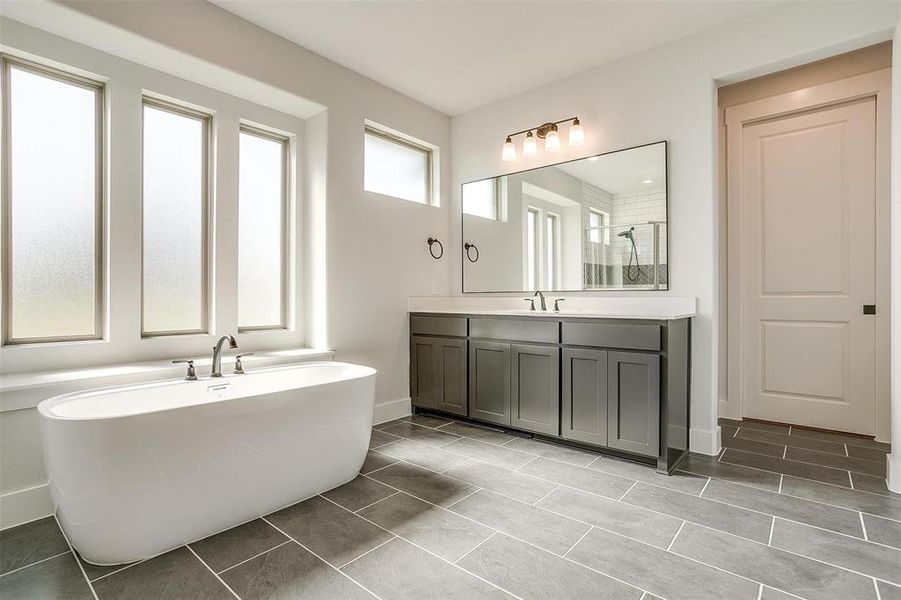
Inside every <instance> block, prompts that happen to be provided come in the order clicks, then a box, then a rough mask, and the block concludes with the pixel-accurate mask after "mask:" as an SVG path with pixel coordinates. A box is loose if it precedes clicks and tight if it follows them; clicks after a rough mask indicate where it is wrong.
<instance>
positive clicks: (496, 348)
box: [469, 341, 510, 425]
mask: <svg viewBox="0 0 901 600" xmlns="http://www.w3.org/2000/svg"><path fill="white" fill-rule="evenodd" d="M469 416H470V417H472V418H474V419H481V420H483V421H489V422H491V423H499V424H501V425H509V424H510V344H504V343H502V342H482V341H470V342H469Z"/></svg>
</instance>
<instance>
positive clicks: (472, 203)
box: [463, 179, 497, 220]
mask: <svg viewBox="0 0 901 600" xmlns="http://www.w3.org/2000/svg"><path fill="white" fill-rule="evenodd" d="M463 212H464V213H465V214H467V215H472V216H474V217H482V218H484V219H492V220H496V219H497V180H496V179H485V180H483V181H474V182H472V183H467V184H466V185H464V186H463Z"/></svg>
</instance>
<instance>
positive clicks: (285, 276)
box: [235, 122, 293, 333]
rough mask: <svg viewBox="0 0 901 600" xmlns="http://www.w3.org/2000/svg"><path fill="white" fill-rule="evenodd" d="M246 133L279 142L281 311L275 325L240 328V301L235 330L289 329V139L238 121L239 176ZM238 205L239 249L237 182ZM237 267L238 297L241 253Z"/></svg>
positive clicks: (239, 197)
mask: <svg viewBox="0 0 901 600" xmlns="http://www.w3.org/2000/svg"><path fill="white" fill-rule="evenodd" d="M242 133H246V134H248V135H253V136H256V137H259V138H262V139H265V140H270V141H273V142H278V143H280V144H281V145H282V184H281V187H282V201H281V232H282V248H281V267H280V278H281V286H280V287H281V289H280V290H279V295H280V301H281V310H280V311H279V312H280V314H279V318H280V322H279V323H278V324H272V325H252V326H245V327H242V326H241V325H240V310H241V307H240V303H239V304H238V305H237V310H238V316H237V317H236V321H237V329H238V333H246V332H253V331H281V330H286V329H288V328H289V326H288V323H289V317H288V303H289V301H290V299H291V296H292V294H291V293H290V292H291V288H292V284H291V279H290V269H289V265H290V262H291V246H292V240H291V217H292V214H293V211H292V205H293V202H292V199H291V191H290V190H291V186H292V177H291V175H292V173H291V138H290V137H289V136H288V135H283V134H280V133H275V132H274V131H270V130H267V129H264V128H262V127H258V126H255V125H250V124H248V123H244V122H240V123H239V124H238V176H239V177H240V173H241V148H240V140H241V134H242ZM237 204H238V206H237V214H238V218H237V219H236V220H237V224H238V243H237V246H238V250H239V251H240V248H241V194H240V184H239V186H238V203H237ZM238 261H239V264H238V267H237V271H236V276H235V280H236V281H237V290H236V291H237V292H238V297H239V298H240V289H241V287H240V286H241V277H240V256H239V257H238Z"/></svg>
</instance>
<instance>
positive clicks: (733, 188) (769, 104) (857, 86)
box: [719, 68, 891, 441]
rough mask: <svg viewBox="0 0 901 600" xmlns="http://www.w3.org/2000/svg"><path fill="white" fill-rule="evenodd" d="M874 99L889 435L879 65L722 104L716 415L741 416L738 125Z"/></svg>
mask: <svg viewBox="0 0 901 600" xmlns="http://www.w3.org/2000/svg"><path fill="white" fill-rule="evenodd" d="M871 97H872V98H875V100H876V173H875V176H876V182H875V183H876V239H875V244H876V306H877V309H876V316H875V318H876V323H875V327H876V349H875V350H876V365H875V366H876V413H875V414H876V423H874V424H873V429H874V431H876V439H877V440H881V441H888V440H890V439H891V420H890V418H889V411H890V408H891V406H890V402H891V399H890V394H891V391H890V349H891V346H890V329H889V316H890V310H889V308H890V304H889V303H890V300H891V294H890V276H891V269H890V264H889V260H890V243H891V235H890V214H889V213H890V208H891V207H890V185H891V179H890V177H891V173H890V169H891V146H890V144H891V69H890V68H883V69H879V70H876V71H872V72H869V73H864V74H862V75H855V76H853V77H848V78H845V79H839V80H836V81H831V82H828V83H822V84H818V85H815V86H811V87H809V88H805V89H803V90H797V91H793V92H788V93H784V94H778V95H775V96H771V97H768V98H763V99H760V100H754V101H751V102H746V103H744V104H738V105H736V106H730V107H727V108H726V109H725V126H726V127H725V128H726V170H725V180H726V186H725V192H726V237H727V246H726V248H727V265H728V275H727V282H726V285H727V310H728V317H727V326H728V330H727V353H728V360H727V363H728V367H727V369H728V370H727V396H726V397H727V400H725V401H721V402H720V406H719V416H721V417H728V418H732V419H741V417H742V414H743V411H744V407H743V398H742V395H743V390H742V387H743V386H742V376H743V373H742V370H743V366H742V365H743V362H744V361H743V356H742V352H743V350H742V347H743V345H742V327H743V317H744V315H743V311H742V285H741V284H742V272H741V265H742V260H741V259H742V256H741V218H740V216H741V211H740V210H739V202H740V198H741V188H740V184H741V182H740V179H739V178H737V177H734V176H733V177H730V173H737V172H738V171H737V169H740V166H741V165H740V160H741V143H742V136H741V129H742V128H743V127H744V126H745V125H749V124H752V123H756V122H760V121H766V120H770V119H775V118H782V117H786V116H790V115H793V114H799V113H803V112H807V111H810V110H814V109H818V108H825V107H829V106H834V105H839V104H844V103H846V102H850V101H854V100H860V99H863V98H871Z"/></svg>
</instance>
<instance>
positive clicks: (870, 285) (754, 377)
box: [740, 98, 876, 435]
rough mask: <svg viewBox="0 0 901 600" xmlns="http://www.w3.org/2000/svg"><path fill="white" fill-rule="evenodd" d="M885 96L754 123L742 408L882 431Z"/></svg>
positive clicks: (746, 138)
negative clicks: (881, 138)
mask: <svg viewBox="0 0 901 600" xmlns="http://www.w3.org/2000/svg"><path fill="white" fill-rule="evenodd" d="M875 108H876V102H875V99H873V98H869V99H863V100H856V101H853V102H848V103H845V104H840V105H836V106H831V107H827V108H821V109H817V110H812V111H809V112H804V113H801V114H793V115H789V116H783V117H777V118H772V119H769V120H765V121H762V122H758V123H753V124H747V125H745V126H744V127H743V128H742V141H741V173H740V177H741V184H740V186H741V216H740V219H741V257H742V259H741V262H742V290H743V291H742V316H743V318H742V374H743V375H742V379H743V381H742V399H743V401H742V413H743V416H745V417H751V418H758V419H766V420H771V421H779V422H783V423H793V424H797V425H807V426H811V427H821V428H825V429H835V430H840V431H849V432H856V433H863V434H869V435H872V434H874V433H875V421H876V418H875V415H876V384H875V353H876V342H875V319H874V317H873V316H870V315H865V314H863V305H864V304H874V303H875V297H876V269H875V260H876V243H875V233H876V213H875V207H876V196H875V169H876V166H875V164H876V163H875V160H876V155H875V145H876V137H875V130H876V129H875V128H876V114H875Z"/></svg>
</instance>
